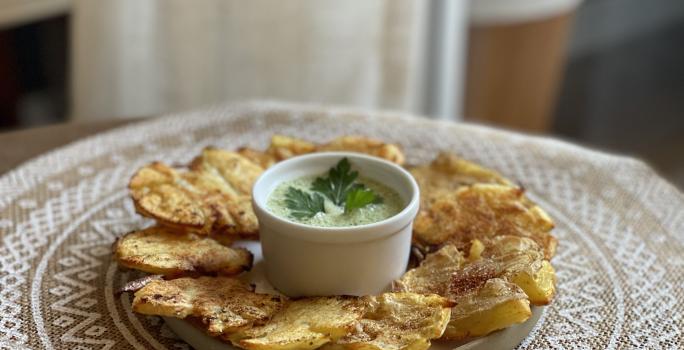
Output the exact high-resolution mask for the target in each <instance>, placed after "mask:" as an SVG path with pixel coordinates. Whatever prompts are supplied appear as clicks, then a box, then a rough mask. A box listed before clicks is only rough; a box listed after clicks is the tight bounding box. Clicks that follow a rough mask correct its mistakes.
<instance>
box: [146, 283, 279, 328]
mask: <svg viewBox="0 0 684 350" xmlns="http://www.w3.org/2000/svg"><path fill="white" fill-rule="evenodd" d="M285 302H286V301H285V299H284V298H283V297H280V296H276V295H267V294H257V293H254V291H253V287H252V286H250V285H249V284H247V283H244V282H242V281H240V280H237V279H234V278H230V277H199V278H189V277H184V278H177V279H173V280H157V281H152V282H150V283H149V284H147V285H146V286H145V287H143V288H142V289H140V290H139V291H137V292H136V293H135V298H134V299H133V311H135V312H137V313H141V314H145V315H158V316H168V317H175V318H180V319H184V318H186V317H193V318H196V319H197V320H198V321H199V322H200V323H201V324H203V325H204V326H205V327H206V330H207V332H209V334H212V335H219V334H222V333H229V332H236V331H239V330H241V329H245V328H248V327H252V326H254V325H261V324H264V323H266V322H267V321H268V320H270V319H271V317H273V315H274V314H276V313H277V312H278V311H279V310H280V309H281V307H282V306H283V304H284V303H285Z"/></svg>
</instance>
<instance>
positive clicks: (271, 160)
mask: <svg viewBox="0 0 684 350" xmlns="http://www.w3.org/2000/svg"><path fill="white" fill-rule="evenodd" d="M237 153H238V154H240V155H241V156H243V157H245V158H247V159H249V160H250V161H252V162H253V163H255V164H259V165H260V166H261V167H262V168H264V169H267V168H269V167H270V166H271V165H273V164H275V163H276V162H277V161H278V160H277V159H276V157H275V156H273V155H271V154H269V153H266V152H261V151H257V150H255V149H252V148H249V147H241V148H239V149H238V150H237Z"/></svg>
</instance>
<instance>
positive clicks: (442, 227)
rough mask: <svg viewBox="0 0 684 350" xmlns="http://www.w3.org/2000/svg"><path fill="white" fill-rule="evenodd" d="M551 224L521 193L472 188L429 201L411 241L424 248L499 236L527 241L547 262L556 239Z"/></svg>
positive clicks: (513, 189)
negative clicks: (538, 250)
mask: <svg viewBox="0 0 684 350" xmlns="http://www.w3.org/2000/svg"><path fill="white" fill-rule="evenodd" d="M553 227H554V224H553V221H551V219H550V218H549V216H548V215H547V214H546V213H545V212H544V211H543V210H542V209H541V208H539V207H538V206H536V205H534V204H532V203H531V202H529V200H527V199H526V198H525V197H524V195H523V190H522V189H519V188H516V187H510V186H505V185H497V184H475V185H472V186H463V187H460V188H458V189H456V190H454V191H451V192H447V193H443V194H441V195H439V196H436V197H435V198H431V199H430V200H429V201H428V203H427V204H426V205H423V206H422V207H421V209H420V211H419V212H418V215H417V216H416V219H415V221H414V225H413V232H414V238H415V239H416V240H417V241H419V242H424V243H428V244H442V243H445V242H449V241H455V242H469V241H470V240H472V239H484V238H488V237H489V238H491V237H494V236H500V235H514V236H520V237H528V238H530V239H532V240H534V241H535V242H537V244H539V245H540V246H541V247H543V248H544V254H545V257H546V258H547V259H550V258H551V257H552V256H553V255H554V253H555V250H556V244H557V241H556V238H555V237H553V236H552V235H551V234H550V233H549V232H550V231H551V229H553Z"/></svg>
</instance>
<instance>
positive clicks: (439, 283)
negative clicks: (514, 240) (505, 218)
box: [395, 243, 531, 340]
mask: <svg viewBox="0 0 684 350" xmlns="http://www.w3.org/2000/svg"><path fill="white" fill-rule="evenodd" d="M473 247H475V248H473ZM480 248H482V245H481V243H473V244H472V245H471V252H472V253H473V254H474V253H479V252H480ZM484 251H486V248H485V250H484ZM473 254H471V255H473ZM502 273H503V269H502V265H501V263H500V262H497V261H493V260H490V259H485V258H482V257H479V256H478V257H472V256H469V257H468V258H467V259H466V258H464V257H463V254H462V253H461V252H460V251H459V250H458V249H456V247H455V246H454V245H446V246H444V247H442V248H441V249H439V250H438V251H436V252H434V253H432V254H429V255H428V256H427V257H426V258H425V260H423V262H422V263H421V264H420V266H419V267H417V268H415V269H412V270H409V271H408V272H406V274H404V276H403V277H402V278H401V279H400V280H399V281H397V282H396V283H395V288H396V290H400V291H408V292H415V293H439V294H440V295H442V296H444V297H446V298H448V299H450V300H452V301H454V302H455V304H456V306H455V307H454V308H453V309H452V315H451V320H450V321H449V325H448V326H447V330H446V331H445V333H444V338H445V339H452V340H460V339H464V338H467V337H471V336H480V335H485V334H488V333H489V332H492V331H495V330H497V329H501V328H505V327H508V326H511V325H513V324H515V323H520V322H524V321H525V320H527V319H528V318H529V316H530V314H531V312H530V306H529V301H528V300H527V296H526V295H525V293H524V292H523V291H522V290H521V289H520V288H519V287H518V286H517V285H515V284H514V283H511V282H508V281H506V280H504V279H502V278H498V276H499V275H501V274H502ZM502 312H506V314H501V313H502Z"/></svg>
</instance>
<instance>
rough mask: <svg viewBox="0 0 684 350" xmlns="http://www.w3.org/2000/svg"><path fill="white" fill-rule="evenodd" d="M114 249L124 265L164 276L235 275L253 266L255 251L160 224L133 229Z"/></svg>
mask: <svg viewBox="0 0 684 350" xmlns="http://www.w3.org/2000/svg"><path fill="white" fill-rule="evenodd" d="M113 250H114V258H115V259H116V261H117V262H118V263H119V265H121V266H125V267H128V268H131V269H136V270H140V271H145V272H149V273H153V274H161V275H165V276H181V275H192V274H207V273H208V274H219V275H233V274H237V273H240V272H242V271H245V270H249V269H250V268H251V267H252V254H251V253H250V252H249V251H247V250H246V249H244V248H231V247H227V246H224V245H221V244H220V243H219V242H217V241H216V240H214V239H213V238H210V237H207V236H200V235H197V234H194V233H190V232H185V231H180V232H173V231H171V230H170V229H168V228H165V227H161V226H154V227H150V228H147V229H144V230H140V231H133V232H130V233H128V234H126V235H124V236H123V237H121V238H119V239H117V241H116V242H115V243H114V247H113Z"/></svg>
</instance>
